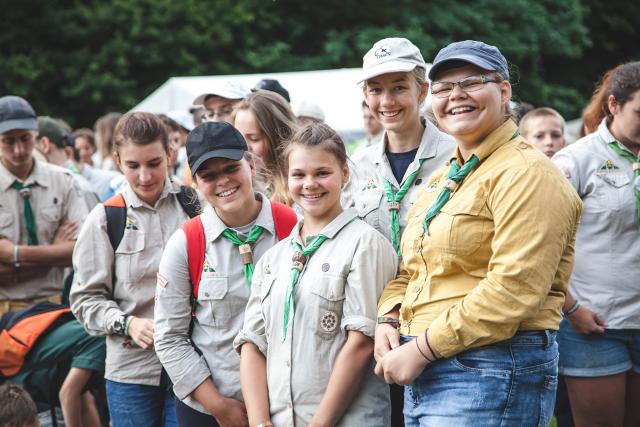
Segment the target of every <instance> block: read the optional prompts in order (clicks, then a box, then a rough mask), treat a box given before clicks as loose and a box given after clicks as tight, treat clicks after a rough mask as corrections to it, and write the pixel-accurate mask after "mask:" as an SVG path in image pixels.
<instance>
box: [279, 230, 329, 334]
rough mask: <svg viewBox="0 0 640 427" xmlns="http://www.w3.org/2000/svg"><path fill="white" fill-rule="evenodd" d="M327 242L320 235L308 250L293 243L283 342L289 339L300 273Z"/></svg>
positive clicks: (293, 241)
mask: <svg viewBox="0 0 640 427" xmlns="http://www.w3.org/2000/svg"><path fill="white" fill-rule="evenodd" d="M325 240H327V236H325V235H324V234H318V235H317V236H316V238H315V239H313V241H312V242H311V244H310V245H308V246H307V247H306V248H304V249H303V248H302V246H300V243H298V242H296V241H295V240H292V241H291V244H292V245H293V250H294V251H295V252H294V253H293V258H291V282H290V283H289V286H288V287H287V293H286V294H285V296H284V318H283V322H282V323H283V326H282V342H284V341H285V340H286V339H287V326H288V325H289V320H290V318H291V317H293V311H294V308H293V299H294V296H295V293H296V285H297V284H298V279H300V272H301V271H302V269H303V268H304V265H305V263H306V262H307V259H308V258H310V257H311V255H313V253H314V252H315V251H316V250H317V249H318V248H319V247H320V245H322V244H323V243H324V241H325Z"/></svg>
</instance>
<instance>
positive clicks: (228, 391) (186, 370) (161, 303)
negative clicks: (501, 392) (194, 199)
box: [154, 195, 278, 413]
mask: <svg viewBox="0 0 640 427" xmlns="http://www.w3.org/2000/svg"><path fill="white" fill-rule="evenodd" d="M257 197H259V198H260V199H261V200H262V208H261V209H260V212H259V214H258V217H257V218H256V220H255V225H259V226H261V227H262V228H264V231H263V232H262V235H261V236H260V238H259V239H258V241H257V242H256V243H255V244H253V245H252V249H253V261H254V263H256V262H258V260H259V259H260V258H261V257H262V255H263V254H264V253H265V252H266V251H267V250H268V249H269V248H271V247H272V246H273V245H275V244H276V243H277V242H278V237H277V236H276V233H275V228H274V223H273V216H272V214H271V203H270V202H269V200H268V199H267V197H266V196H263V195H257ZM200 218H201V219H202V224H203V228H204V233H205V241H206V249H205V253H206V255H205V260H206V263H205V265H204V267H203V271H202V278H201V279H200V285H199V288H198V300H197V305H196V319H195V321H194V325H193V333H192V335H191V340H192V342H193V345H192V344H191V343H190V342H189V338H190V337H189V324H190V321H191V300H190V298H191V293H192V288H191V282H190V280H189V261H188V257H187V239H186V235H185V233H184V231H183V230H182V229H179V230H178V231H176V232H175V233H174V235H173V236H171V239H169V242H168V243H167V247H166V249H165V251H164V253H163V254H162V261H160V271H159V275H158V284H157V290H156V304H155V317H154V319H155V347H156V352H157V354H158V358H159V359H160V362H162V365H163V366H164V368H165V369H166V370H167V373H168V374H169V376H170V377H171V380H172V381H173V390H174V392H175V394H176V396H177V397H178V399H180V400H183V401H185V403H186V404H188V405H189V406H191V407H192V408H195V409H197V410H199V411H201V412H204V413H207V411H206V410H205V409H204V408H203V407H202V406H201V405H200V404H199V403H198V402H197V401H196V400H195V399H192V398H191V397H189V395H190V394H191V393H192V392H193V391H194V390H195V389H196V388H197V387H198V386H199V385H200V384H202V382H203V381H204V380H206V379H207V378H209V377H211V378H212V380H213V383H214V384H215V386H216V388H217V389H218V390H219V391H220V393H221V394H222V395H223V396H227V397H232V398H234V399H238V400H242V393H241V391H240V357H239V356H238V354H237V353H236V352H235V351H234V350H233V345H232V344H233V339H234V338H235V336H236V334H237V333H238V331H239V330H240V328H242V322H243V320H244V309H245V306H246V305H247V300H248V299H249V293H250V291H249V287H248V286H247V282H246V280H245V276H244V264H243V262H242V257H241V256H240V253H239V252H238V247H237V246H236V245H234V244H233V243H231V242H230V241H229V240H227V239H226V238H225V237H224V236H222V232H223V231H224V230H225V229H226V228H227V226H226V225H225V224H224V223H223V222H222V220H221V219H220V218H219V217H218V215H216V213H215V211H214V209H213V208H212V207H211V205H209V204H207V205H206V207H205V209H204V212H203V213H202V215H201V216H200ZM239 237H241V239H242V240H245V239H246V238H247V236H242V235H240V236H239ZM194 346H195V347H196V348H198V349H199V350H200V352H201V355H200V354H198V352H196V350H195V349H194Z"/></svg>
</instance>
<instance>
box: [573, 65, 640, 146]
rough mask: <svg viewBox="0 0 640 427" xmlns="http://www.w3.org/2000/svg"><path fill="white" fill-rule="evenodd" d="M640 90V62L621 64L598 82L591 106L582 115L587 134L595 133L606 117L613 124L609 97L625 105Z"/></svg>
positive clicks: (590, 102) (608, 122)
mask: <svg viewBox="0 0 640 427" xmlns="http://www.w3.org/2000/svg"><path fill="white" fill-rule="evenodd" d="M638 90H640V61H635V62H627V63H625V64H620V65H618V66H616V67H614V68H612V69H611V70H609V71H607V72H606V73H605V74H604V75H603V76H602V79H600V81H599V82H598V85H597V86H596V90H595V91H594V92H593V95H592V96H591V100H590V101H589V104H588V105H587V107H586V108H585V110H584V113H583V114H582V121H583V126H584V130H585V132H586V133H592V132H595V131H596V129H598V125H600V122H601V121H602V119H604V118H605V117H606V118H607V124H611V120H613V114H612V113H611V111H610V110H609V106H608V100H609V96H611V95H613V97H614V98H615V100H616V102H617V103H618V105H620V106H622V105H624V104H625V103H626V102H627V101H628V100H629V99H630V98H631V96H632V95H633V94H634V93H635V92H636V91H638Z"/></svg>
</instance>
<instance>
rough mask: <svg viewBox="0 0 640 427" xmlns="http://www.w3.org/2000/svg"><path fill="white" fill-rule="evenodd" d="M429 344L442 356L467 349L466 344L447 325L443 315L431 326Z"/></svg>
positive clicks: (448, 355) (449, 355) (452, 354)
mask: <svg viewBox="0 0 640 427" xmlns="http://www.w3.org/2000/svg"><path fill="white" fill-rule="evenodd" d="M429 344H431V347H433V349H434V350H435V351H437V352H438V353H440V355H441V356H442V357H451V356H454V355H456V354H458V353H460V352H462V351H464V350H465V347H464V344H463V343H462V342H461V340H459V339H458V338H457V337H456V336H455V334H453V333H452V331H451V330H450V328H448V327H447V325H446V323H445V321H444V319H443V318H442V316H440V317H438V318H436V320H434V321H433V323H431V325H430V326H429Z"/></svg>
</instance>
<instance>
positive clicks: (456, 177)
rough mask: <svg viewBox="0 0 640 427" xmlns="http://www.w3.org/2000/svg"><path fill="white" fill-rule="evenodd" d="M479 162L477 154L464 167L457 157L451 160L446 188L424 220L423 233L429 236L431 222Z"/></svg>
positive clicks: (445, 183)
mask: <svg viewBox="0 0 640 427" xmlns="http://www.w3.org/2000/svg"><path fill="white" fill-rule="evenodd" d="M479 162H480V159H478V157H477V156H476V155H475V154H474V155H472V156H471V157H470V158H469V160H467V161H466V162H465V164H464V165H463V166H462V167H460V166H458V162H457V161H456V159H455V157H454V158H453V159H451V167H450V168H449V172H448V173H447V180H446V181H445V182H444V187H443V188H442V191H441V192H440V194H438V198H437V199H436V202H435V203H434V204H433V205H432V206H431V207H430V208H429V210H428V211H427V213H426V214H425V216H424V219H423V220H422V231H424V232H426V233H427V234H429V224H431V220H433V218H435V217H436V216H437V215H438V214H439V213H440V209H442V207H443V206H444V205H445V204H446V203H447V202H448V201H449V198H450V197H451V192H452V191H453V190H455V189H456V188H457V187H458V185H459V184H460V183H461V182H462V180H463V179H464V178H465V177H466V176H467V175H469V172H471V171H472V170H473V168H474V167H476V165H477V164H478V163H479Z"/></svg>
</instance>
